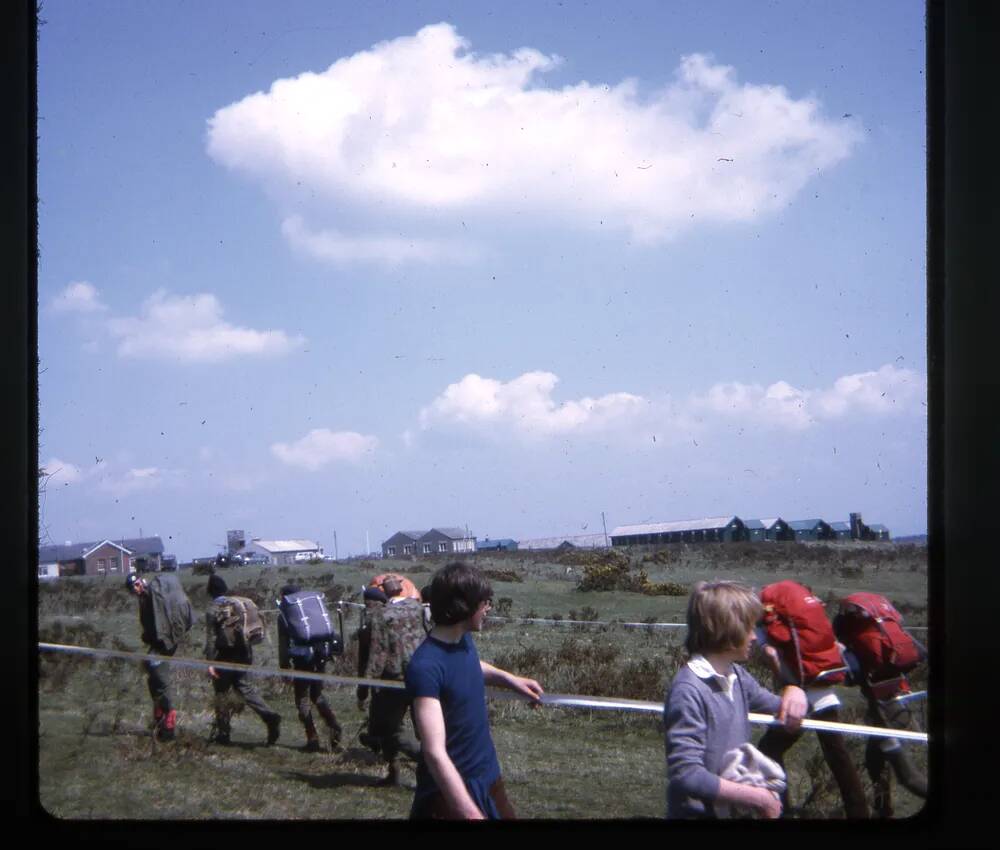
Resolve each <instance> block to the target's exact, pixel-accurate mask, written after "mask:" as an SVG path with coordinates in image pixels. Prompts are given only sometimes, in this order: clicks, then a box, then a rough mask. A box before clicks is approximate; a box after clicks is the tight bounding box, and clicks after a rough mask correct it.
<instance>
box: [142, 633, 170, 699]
mask: <svg viewBox="0 0 1000 850" xmlns="http://www.w3.org/2000/svg"><path fill="white" fill-rule="evenodd" d="M176 651H177V648H176V647H174V649H172V650H170V652H167V651H166V650H164V649H163V647H162V646H150V647H148V649H147V652H148V654H150V655H154V654H155V655H163V656H165V657H167V658H169V657H171V656H172V655H173V654H174V653H175V652H176ZM142 666H143V668H144V669H145V671H146V686H147V687H148V688H149V696H150V697H151V698H152V700H153V706H154V708H158V709H159V710H160V711H162V712H163V713H164V714H169V713H170V711H171V710H172V709H173V707H174V700H173V689H172V688H171V685H170V665H169V664H168V663H167V662H165V661H143V662H142Z"/></svg>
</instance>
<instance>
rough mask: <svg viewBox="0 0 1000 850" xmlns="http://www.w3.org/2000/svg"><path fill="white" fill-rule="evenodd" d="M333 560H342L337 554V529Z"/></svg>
mask: <svg viewBox="0 0 1000 850" xmlns="http://www.w3.org/2000/svg"><path fill="white" fill-rule="evenodd" d="M333 560H335V561H339V560H340V555H338V554H337V529H334V530H333Z"/></svg>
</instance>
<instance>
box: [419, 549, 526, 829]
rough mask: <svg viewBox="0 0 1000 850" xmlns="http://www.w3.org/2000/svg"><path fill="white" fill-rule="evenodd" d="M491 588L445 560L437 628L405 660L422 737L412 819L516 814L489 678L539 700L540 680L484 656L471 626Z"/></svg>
mask: <svg viewBox="0 0 1000 850" xmlns="http://www.w3.org/2000/svg"><path fill="white" fill-rule="evenodd" d="M492 596H493V590H492V588H491V587H490V583H489V581H488V580H487V578H486V577H485V576H484V575H483V574H482V573H481V572H480V571H479V570H478V569H476V568H475V567H472V566H469V565H467V564H463V563H460V562H456V563H451V564H448V565H447V566H445V567H442V568H441V569H440V570H438V572H437V573H435V575H434V578H433V580H432V581H431V614H432V616H433V618H434V628H433V629H432V630H431V632H430V633H429V634H428V635H427V638H426V640H424V642H423V643H422V644H421V645H420V646H419V647H418V649H417V651H416V652H414V653H413V657H412V658H411V659H410V664H409V666H408V667H407V668H406V690H407V693H408V694H409V695H410V697H412V699H413V719H414V723H415V726H416V729H417V735H418V737H419V738H420V744H421V758H420V761H419V762H418V764H417V790H416V793H415V795H414V798H413V806H412V808H411V809H410V817H411V818H413V819H425V818H448V819H485V818H489V819H500V818H513V817H515V814H514V809H513V807H512V806H511V804H510V801H509V800H508V799H507V794H506V792H505V791H504V786H503V780H502V779H501V777H500V762H499V761H498V759H497V753H496V748H495V747H494V746H493V738H492V736H491V735H490V724H489V717H488V714H487V710H486V685H499V686H500V687H504V688H509V689H510V690H512V691H516V692H517V693H519V694H521V695H522V696H525V697H527V698H528V699H530V700H532V701H533V703H536V704H537V703H538V702H539V699H540V697H541V696H542V694H543V690H542V686H541V685H540V684H538V682H536V681H535V680H534V679H528V678H526V677H524V676H516V675H514V674H513V673H508V672H507V671H505V670H500V669H498V668H496V667H494V666H493V665H491V664H487V663H486V662H485V661H481V660H480V659H479V654H478V653H477V652H476V645H475V642H474V641H473V640H472V634H473V633H474V632H478V631H481V630H482V627H483V620H485V619H486V613H487V611H489V609H490V607H491V606H492Z"/></svg>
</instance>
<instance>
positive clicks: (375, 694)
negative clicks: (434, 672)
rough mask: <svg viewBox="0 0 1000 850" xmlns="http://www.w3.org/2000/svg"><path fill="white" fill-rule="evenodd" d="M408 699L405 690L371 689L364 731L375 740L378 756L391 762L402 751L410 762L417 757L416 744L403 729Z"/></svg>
mask: <svg viewBox="0 0 1000 850" xmlns="http://www.w3.org/2000/svg"><path fill="white" fill-rule="evenodd" d="M409 708H410V700H409V698H408V697H407V695H406V691H404V690H398V689H396V688H373V689H372V703H371V708H370V709H369V714H368V734H369V735H371V736H372V737H374V738H377V739H379V743H380V747H381V750H382V755H383V756H384V757H385V759H386V761H389V762H392V761H395V760H396V757H397V756H398V755H399V754H400V753H403V755H405V756H409V757H410V758H411V759H413V760H414V761H416V760H417V758H419V756H420V744H419V743H418V742H417V739H416V738H414V737H413V736H412V735H408V734H406V733H405V732H404V731H403V723H404V721H405V720H406V712H407V710H408V709H409Z"/></svg>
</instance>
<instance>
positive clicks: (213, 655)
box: [205, 573, 281, 746]
mask: <svg viewBox="0 0 1000 850" xmlns="http://www.w3.org/2000/svg"><path fill="white" fill-rule="evenodd" d="M206 590H207V591H208V595H209V597H211V599H212V605H210V606H209V608H208V611H207V612H206V613H205V658H206V659H207V660H208V661H223V662H226V661H230V662H233V663H236V664H253V649H252V648H251V647H249V646H247V645H246V644H243V645H241V646H239V647H237V648H234V649H221V648H220V647H219V631H220V625H221V624H220V623H219V621H218V618H217V611H216V603H217V602H219V601H220V600H221V599H222V598H223V597H224V596H225V595H226V594H227V593H228V592H229V588H228V587H226V582H225V580H224V579H223V578H222V576H219V575H215V574H214V573H213V574H212V575H211V576H209V579H208V587H207V588H206ZM208 675H209V676H210V677H211V679H212V689H213V690H214V691H215V724H214V728H213V730H212V740H213V741H214V742H215V743H216V744H223V745H226V744H229V743H230V739H229V736H230V717H229V711H228V710H227V709H226V707H225V695H226V694H227V693H229V691H230V690H233V689H235V690H236V692H237V693H239V695H240V696H241V697H243V700H244V702H245V703H246V704H247V706H249V707H250V708H251V709H253V711H254V712H255V713H256V714H257V716H258V717H259V718H260V719H261V720H263V721H264V725H265V726H266V727H267V745H268V746H271V745H272V744H274V743H275V742H276V741H277V740H278V738H279V736H280V734H281V715H280V714H278V712H276V711H275V710H274V709H273V708H271V707H270V706H269V705H268V704H267V703H266V702H264V699H263V697H261V695H260V693H258V691H257V689H256V688H255V687H254V686H253V685H252V684H251V683H250V681H249V677H248V675H247V674H246V673H245V672H243V671H242V670H225V669H221V668H220V669H216V668H215V667H214V666H212V667H209V668H208Z"/></svg>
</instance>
